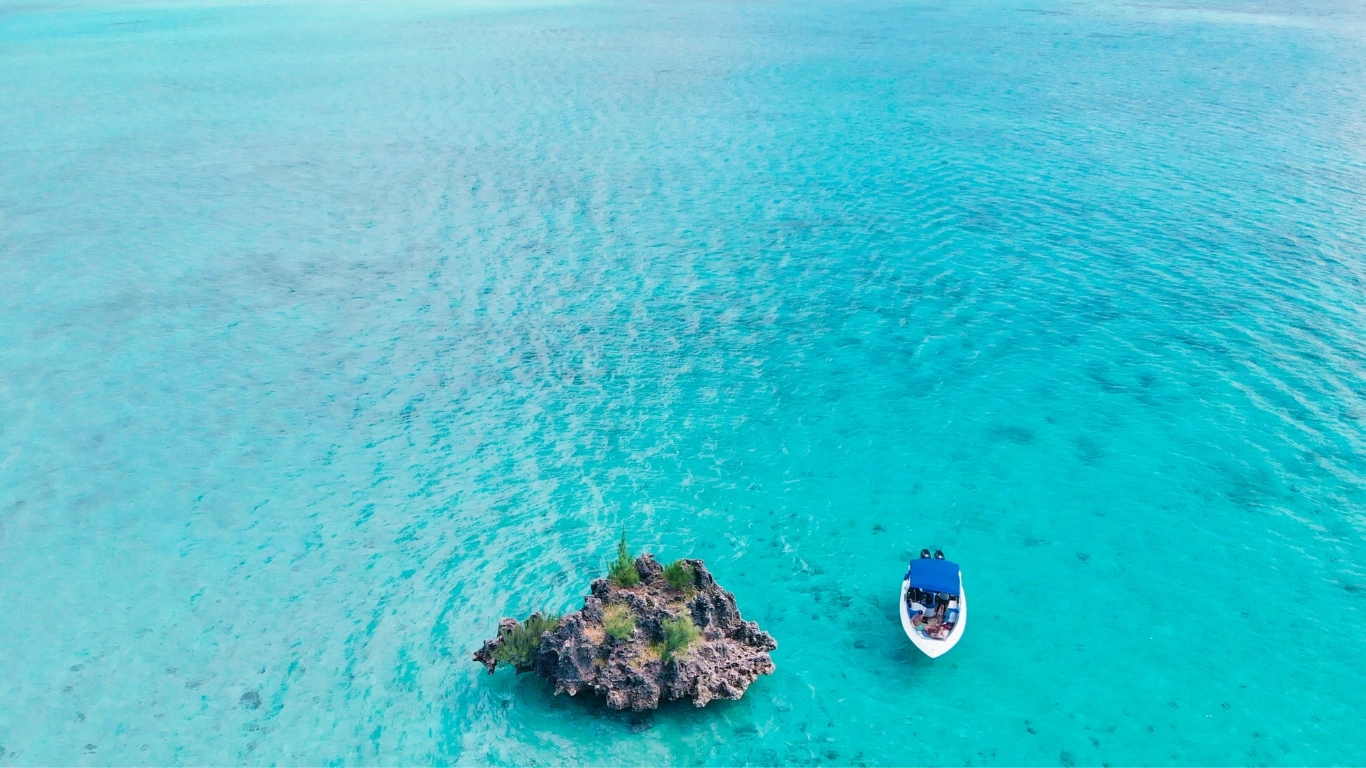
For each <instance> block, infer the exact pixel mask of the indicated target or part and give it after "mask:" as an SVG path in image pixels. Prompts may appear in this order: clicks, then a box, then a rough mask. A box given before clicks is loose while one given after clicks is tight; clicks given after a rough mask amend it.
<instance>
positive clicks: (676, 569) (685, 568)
mask: <svg viewBox="0 0 1366 768" xmlns="http://www.w3.org/2000/svg"><path fill="white" fill-rule="evenodd" d="M664 580H665V581H667V582H668V583H669V588H670V589H680V590H681V589H687V588H688V587H691V586H692V585H693V575H692V566H691V565H688V564H687V563H686V562H684V561H682V560H675V561H673V562H672V563H669V564H668V565H666V566H664Z"/></svg>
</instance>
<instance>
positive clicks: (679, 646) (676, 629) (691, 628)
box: [660, 616, 702, 661]
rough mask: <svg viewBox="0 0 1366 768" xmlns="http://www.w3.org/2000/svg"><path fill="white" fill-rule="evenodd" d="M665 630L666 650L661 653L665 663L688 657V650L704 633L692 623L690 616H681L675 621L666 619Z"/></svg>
mask: <svg viewBox="0 0 1366 768" xmlns="http://www.w3.org/2000/svg"><path fill="white" fill-rule="evenodd" d="M662 626H663V628H664V648H663V650H662V652H661V653H660V658H662V659H663V660H664V661H673V660H675V659H677V658H679V657H680V656H685V655H687V652H688V648H689V647H690V646H691V645H692V644H693V643H695V642H697V640H698V639H699V638H701V637H702V632H701V631H699V630H698V629H697V625H696V624H693V623H692V618H691V617H689V616H679V617H678V618H675V619H665V620H664V622H663V624H662Z"/></svg>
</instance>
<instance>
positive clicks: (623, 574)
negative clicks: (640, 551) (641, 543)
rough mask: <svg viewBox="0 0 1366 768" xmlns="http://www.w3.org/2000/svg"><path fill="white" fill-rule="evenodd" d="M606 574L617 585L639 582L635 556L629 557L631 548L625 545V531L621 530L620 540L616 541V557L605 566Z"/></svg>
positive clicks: (631, 585) (627, 585) (632, 585)
mask: <svg viewBox="0 0 1366 768" xmlns="http://www.w3.org/2000/svg"><path fill="white" fill-rule="evenodd" d="M607 575H608V578H609V579H611V581H612V583H613V584H616V585H617V586H618V587H634V586H635V585H637V584H639V583H640V572H639V571H637V570H636V561H635V558H633V557H631V550H630V549H628V548H627V547H626V531H622V532H621V541H620V542H618V543H617V559H616V560H615V561H614V562H613V563H612V564H611V565H609V566H607Z"/></svg>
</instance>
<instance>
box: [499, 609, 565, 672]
mask: <svg viewBox="0 0 1366 768" xmlns="http://www.w3.org/2000/svg"><path fill="white" fill-rule="evenodd" d="M559 626H560V617H559V616H556V615H555V614H549V615H547V616H542V615H541V614H539V613H533V614H531V616H530V618H528V619H527V620H526V621H525V622H523V623H522V624H519V625H518V626H517V628H516V629H513V630H511V631H507V632H500V633H499V638H498V639H499V643H498V650H496V651H495V652H494V654H493V658H494V659H495V660H496V661H497V662H498V663H499V664H507V665H510V666H513V667H517V668H518V669H525V668H527V667H530V666H531V662H532V660H533V659H535V658H536V652H537V651H539V650H540V648H541V635H544V634H545V633H547V632H554V631H555V630H556V629H557V628H559Z"/></svg>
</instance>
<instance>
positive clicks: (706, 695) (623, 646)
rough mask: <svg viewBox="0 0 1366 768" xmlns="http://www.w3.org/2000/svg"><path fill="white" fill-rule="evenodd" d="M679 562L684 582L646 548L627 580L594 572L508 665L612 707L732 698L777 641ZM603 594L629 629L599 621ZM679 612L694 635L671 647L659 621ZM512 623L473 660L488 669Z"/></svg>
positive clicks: (708, 578) (698, 565)
mask: <svg viewBox="0 0 1366 768" xmlns="http://www.w3.org/2000/svg"><path fill="white" fill-rule="evenodd" d="M681 562H683V563H685V564H686V565H687V566H688V568H689V569H690V570H691V572H692V584H691V585H690V586H686V587H684V588H683V589H672V588H670V587H669V585H668V583H667V582H666V580H665V578H664V569H663V567H662V566H661V565H660V564H659V563H658V562H656V561H655V559H654V558H653V557H652V556H650V555H648V554H647V555H641V556H640V557H638V558H636V560H635V567H636V571H637V572H638V573H639V574H640V583H639V584H637V585H635V586H632V587H622V586H618V585H617V584H614V583H612V582H611V581H609V580H608V579H596V580H594V581H593V584H592V594H590V595H589V596H588V597H586V598H585V599H584V601H583V608H582V609H581V610H578V611H575V612H573V613H571V614H569V615H567V616H565V617H564V618H563V619H561V620H560V623H559V626H558V627H556V628H555V629H554V630H552V631H549V632H545V633H544V634H543V635H542V636H541V643H540V647H539V649H538V650H537V651H536V652H535V653H534V654H532V655H530V656H528V657H527V658H524V659H520V660H518V661H516V662H513V666H515V667H516V669H517V671H518V672H528V671H530V672H535V673H536V674H537V675H540V676H541V677H544V678H546V679H547V680H549V681H550V682H552V683H554V684H555V693H557V694H558V693H568V694H569V695H571V696H573V695H576V694H578V693H580V692H583V691H591V692H593V693H595V694H598V695H601V696H604V697H606V699H607V704H608V706H610V707H613V708H614V709H633V710H643V709H654V708H656V707H658V706H659V702H660V701H661V700H664V701H670V700H674V699H684V698H691V699H692V700H693V703H694V704H695V705H697V706H699V707H701V706H705V705H706V704H707V702H709V701H711V700H713V699H738V698H740V696H741V695H743V694H744V692H745V689H746V688H748V687H749V684H750V683H752V682H754V681H755V680H756V679H757V678H758V677H759V675H767V674H770V673H771V672H773V669H774V667H773V659H772V658H770V657H769V651H772V650H774V649H775V648H777V647H778V643H777V642H776V641H775V640H774V639H773V637H772V636H771V635H769V634H768V633H767V632H764V631H763V630H761V629H759V625H758V624H755V623H754V622H752V621H745V620H744V619H742V618H741V617H740V611H739V609H737V608H736V606H735V596H734V595H732V594H731V593H730V592H727V591H726V590H724V589H722V588H721V586H720V585H719V584H717V583H716V580H715V579H713V578H712V575H711V574H710V573H708V572H707V569H706V567H705V566H703V564H702V561H701V560H684V561H681ZM612 604H622V605H625V606H626V607H627V608H628V609H629V611H630V615H631V617H632V618H633V619H634V622H635V630H634V633H632V634H631V635H630V636H629V637H627V638H626V639H624V640H618V639H615V638H613V637H612V636H611V635H609V634H608V633H607V631H606V630H605V628H604V626H603V623H604V609H605V608H606V607H607V606H609V605H612ZM617 610H618V611H619V610H620V609H617ZM680 617H688V618H691V619H692V623H693V624H694V625H695V626H696V628H697V629H698V630H699V631H700V637H698V638H697V639H696V640H695V641H693V642H692V643H691V644H690V645H688V646H687V647H686V649H682V650H679V651H674V649H672V648H670V647H669V646H668V644H667V643H666V642H665V632H664V622H665V621H668V620H673V619H678V618H680ZM528 621H530V619H528ZM520 626H521V625H520V624H519V623H518V622H517V621H515V620H513V619H503V620H502V621H501V622H499V634H498V638H497V639H494V640H489V641H486V642H485V643H484V647H483V648H480V649H479V650H478V651H476V652H475V654H474V660H475V661H477V662H480V663H482V664H483V665H484V666H486V667H488V670H489V673H490V674H492V673H493V671H494V669H495V668H496V667H497V664H498V660H497V659H496V658H495V655H496V654H498V651H499V646H500V644H501V643H503V642H504V641H505V639H506V638H507V637H508V636H509V634H510V633H512V632H514V631H515V630H517V629H518V628H519V627H520ZM671 655H672V656H673V658H670V656H671Z"/></svg>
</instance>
